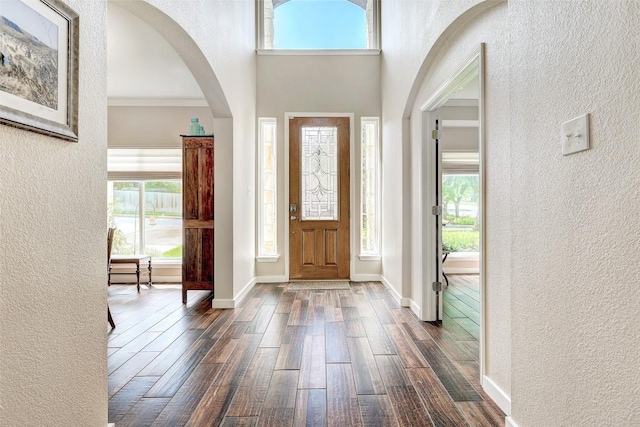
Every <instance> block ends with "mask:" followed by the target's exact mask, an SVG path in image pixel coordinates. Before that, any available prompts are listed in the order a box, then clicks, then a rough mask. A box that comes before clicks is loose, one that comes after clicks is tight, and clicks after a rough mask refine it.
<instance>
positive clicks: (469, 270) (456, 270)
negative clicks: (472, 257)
mask: <svg viewBox="0 0 640 427" xmlns="http://www.w3.org/2000/svg"><path fill="white" fill-rule="evenodd" d="M447 261H448V260H447ZM445 264H446V263H445ZM443 271H444V273H445V274H480V268H474V267H446V266H445V268H444V269H443Z"/></svg>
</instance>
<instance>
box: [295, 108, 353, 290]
mask: <svg viewBox="0 0 640 427" xmlns="http://www.w3.org/2000/svg"><path fill="white" fill-rule="evenodd" d="M349 132H350V130H349V118H348V117H293V118H291V119H290V120H289V277H290V278H291V279H348V278H349V204H350V200H349V154H350V153H349V141H350V135H349Z"/></svg>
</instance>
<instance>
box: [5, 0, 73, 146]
mask: <svg viewBox="0 0 640 427" xmlns="http://www.w3.org/2000/svg"><path fill="white" fill-rule="evenodd" d="M0 1H1V2H2V7H1V8H0V123H4V124H7V125H10V126H15V127H19V128H23V129H28V130H31V131H34V132H39V133H44V134H47V135H51V136H55V137H58V138H62V139H66V140H70V141H77V140H78V35H79V27H78V21H79V18H78V14H77V13H75V12H74V11H73V10H72V9H71V8H69V7H68V6H67V5H65V4H64V3H62V2H61V1H59V0H0Z"/></svg>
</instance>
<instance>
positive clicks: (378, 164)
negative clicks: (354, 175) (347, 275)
mask: <svg viewBox="0 0 640 427" xmlns="http://www.w3.org/2000/svg"><path fill="white" fill-rule="evenodd" d="M370 124H374V125H375V158H374V161H373V163H374V164H375V183H374V185H375V196H374V197H375V234H376V238H377V239H376V243H377V247H376V248H374V249H375V251H376V253H374V254H364V253H363V252H362V229H363V224H362V208H363V206H364V202H365V201H364V196H363V191H362V190H363V188H362V183H363V182H364V179H363V173H362V172H363V171H362V160H363V157H364V156H363V152H364V149H363V128H364V126H365V125H370ZM381 153H382V143H381V141H380V117H360V158H359V159H358V161H359V162H358V163H359V165H360V168H359V172H360V174H359V175H360V186H359V188H358V190H359V194H360V209H359V210H358V213H359V215H358V224H359V228H358V247H359V248H360V260H361V261H365V260H367V261H369V260H373V258H367V256H371V255H378V260H379V259H380V257H379V255H380V248H381V247H382V238H381V237H382V203H381V202H382V156H381Z"/></svg>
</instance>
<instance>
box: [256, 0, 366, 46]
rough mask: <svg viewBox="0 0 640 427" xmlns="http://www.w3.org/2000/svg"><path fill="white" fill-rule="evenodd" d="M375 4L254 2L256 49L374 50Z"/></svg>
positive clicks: (335, 0)
mask: <svg viewBox="0 0 640 427" xmlns="http://www.w3.org/2000/svg"><path fill="white" fill-rule="evenodd" d="M378 35H379V0H258V49H265V50H271V49H274V50H279V49H282V50H292V49H303V50H324V49H344V50H350V49H362V50H364V49H378V48H379V37H378Z"/></svg>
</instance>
